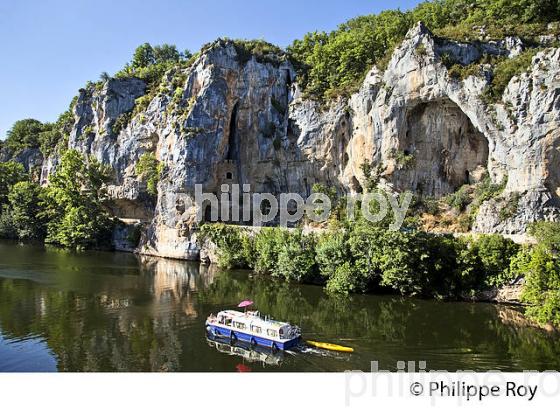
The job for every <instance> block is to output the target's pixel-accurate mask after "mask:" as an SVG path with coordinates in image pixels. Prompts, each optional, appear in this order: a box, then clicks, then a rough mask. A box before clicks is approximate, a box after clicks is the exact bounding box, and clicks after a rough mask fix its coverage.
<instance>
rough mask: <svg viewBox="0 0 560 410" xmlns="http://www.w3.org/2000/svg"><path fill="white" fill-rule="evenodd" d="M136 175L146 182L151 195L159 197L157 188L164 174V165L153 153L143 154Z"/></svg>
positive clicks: (136, 168) (137, 165)
mask: <svg viewBox="0 0 560 410" xmlns="http://www.w3.org/2000/svg"><path fill="white" fill-rule="evenodd" d="M135 172H136V175H138V176H139V177H140V178H142V180H144V181H146V185H147V191H148V193H149V194H150V195H152V196H156V195H157V192H158V191H157V186H158V183H159V179H160V176H161V173H162V172H163V164H162V163H160V162H159V161H158V159H157V158H156V156H155V155H154V154H153V153H148V152H147V153H145V154H142V156H141V157H140V159H139V160H138V162H137V163H136V167H135Z"/></svg>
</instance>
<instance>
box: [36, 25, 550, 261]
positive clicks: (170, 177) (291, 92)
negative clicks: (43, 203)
mask: <svg viewBox="0 0 560 410" xmlns="http://www.w3.org/2000/svg"><path fill="white" fill-rule="evenodd" d="M523 48H524V45H523V44H522V43H521V41H520V40H519V39H516V38H507V39H505V40H504V41H500V42H489V43H481V42H479V43H476V44H462V43H456V42H451V41H446V40H442V39H438V38H435V37H434V36H433V35H432V34H431V33H430V32H429V31H428V30H427V29H426V28H425V27H424V26H423V25H422V24H421V23H420V24H418V25H417V26H416V27H415V28H413V29H412V30H411V31H410V32H409V33H408V35H407V37H406V39H405V40H404V42H403V43H402V44H401V45H400V46H399V47H398V48H397V49H396V50H395V52H394V54H393V56H392V59H391V61H390V63H389V65H388V67H387V68H386V69H385V70H384V71H383V72H381V71H380V70H378V69H377V68H376V67H372V69H371V71H370V72H369V74H368V75H367V77H366V78H365V80H364V82H363V85H362V86H361V88H360V90H359V91H358V92H357V93H355V94H354V95H352V96H351V97H350V98H349V99H342V98H341V99H339V100H337V101H334V102H331V103H329V104H327V105H326V106H325V105H322V104H320V103H319V102H315V101H311V100H306V99H304V98H303V97H302V96H301V92H300V90H299V87H298V84H297V78H296V72H295V70H294V68H293V67H292V66H291V64H290V63H289V62H288V61H287V60H286V59H283V58H278V59H272V60H270V59H269V60H262V59H257V58H255V57H254V56H253V57H252V58H249V59H247V58H244V56H241V55H239V51H238V49H236V47H235V45H234V44H233V43H232V42H229V41H217V42H215V43H214V44H213V46H212V47H210V48H208V49H207V50H205V51H204V52H203V53H202V54H201V55H200V56H199V57H198V58H197V59H196V61H195V62H194V63H193V64H192V65H191V66H190V67H189V68H186V69H176V70H171V71H170V72H168V73H167V74H166V75H165V78H164V80H163V82H162V84H161V85H160V87H159V89H158V90H156V91H157V92H152V93H150V94H146V93H147V91H146V84H144V83H143V82H142V81H141V80H138V79H111V80H109V81H107V82H105V84H104V86H103V88H102V89H94V88H91V87H90V88H88V89H83V90H81V91H80V94H79V98H78V102H77V104H76V106H75V109H74V114H75V120H76V121H75V125H74V129H73V131H72V133H71V136H70V140H69V147H71V148H75V149H78V150H80V151H81V152H83V153H84V154H88V155H93V156H95V157H97V158H98V159H99V160H101V161H103V162H104V163H106V164H110V165H111V166H112V167H113V168H114V181H113V183H112V184H111V185H110V186H109V187H108V191H109V193H110V196H111V199H112V200H111V204H110V206H111V208H112V209H113V211H114V213H115V214H116V215H117V216H118V217H119V218H121V219H123V220H125V221H128V220H137V221H140V222H142V223H144V225H145V226H146V229H145V232H144V234H143V235H142V239H141V241H140V244H139V245H138V248H137V250H138V251H140V252H142V253H146V254H154V255H161V256H168V257H175V258H187V259H190V258H197V257H198V249H197V246H196V244H195V241H194V235H193V230H192V227H193V225H192V223H191V222H192V221H193V214H192V212H193V210H192V209H191V208H189V206H188V204H185V201H184V198H185V195H186V196H187V197H189V196H191V197H192V196H193V194H194V186H195V184H203V186H204V188H205V191H207V192H219V189H220V185H221V184H222V183H232V182H235V183H240V184H250V185H251V189H252V191H253V192H270V193H273V194H279V193H281V192H296V193H299V194H301V195H303V196H307V195H309V194H310V192H311V187H312V186H313V184H315V183H321V184H325V185H331V186H334V187H336V189H337V191H338V193H339V194H340V195H343V194H346V193H350V192H356V191H360V190H362V187H364V186H365V183H366V181H365V177H364V175H363V172H362V170H361V165H362V164H363V163H364V162H366V161H369V162H371V163H372V164H373V165H378V164H379V165H381V169H383V174H382V178H383V180H384V181H385V184H386V186H387V187H388V188H389V189H393V190H396V191H404V190H410V191H413V192H415V193H417V194H420V195H424V196H431V197H436V198H437V197H441V196H443V195H446V194H448V193H451V192H454V191H455V190H457V189H458V188H459V187H461V186H462V185H463V184H467V183H473V182H476V181H478V180H479V179H480V178H481V175H483V174H484V172H485V171H486V172H487V173H488V175H489V176H490V177H491V178H492V180H493V181H494V182H496V183H499V182H501V181H506V180H505V178H507V184H506V185H505V189H504V191H503V192H502V193H501V196H500V197H498V198H494V199H491V200H489V201H486V202H484V203H483V204H482V206H481V207H480V210H479V212H478V216H477V217H476V221H475V223H474V227H473V229H474V230H475V231H478V232H500V233H520V232H523V231H524V230H525V229H526V226H527V223H528V222H531V221H534V220H537V219H543V218H545V219H553V218H558V217H559V210H560V202H559V200H560V198H559V195H560V190H559V182H560V171H558V164H559V163H560V150H559V147H560V134H559V133H560V131H559V128H558V125H559V124H558V123H559V120H560V49H557V48H543V50H542V51H540V52H538V54H536V56H535V57H534V58H533V61H532V65H531V67H530V69H529V70H528V72H527V73H525V74H522V75H520V76H515V77H513V78H512V80H511V81H510V83H509V85H508V86H507V88H506V91H505V93H504V95H503V98H502V100H501V101H498V102H497V103H495V104H493V103H490V104H489V103H487V102H485V101H484V99H483V98H482V93H483V90H484V89H485V87H486V86H487V84H488V83H489V82H490V80H491V67H486V68H485V71H484V75H481V76H477V75H471V76H468V77H467V78H465V79H458V78H456V77H454V76H451V75H450V74H449V72H448V69H447V68H446V65H445V64H444V61H443V56H446V58H449V57H451V58H453V59H454V61H457V62H459V63H460V64H462V65H468V64H470V63H473V62H476V61H478V60H479V59H480V58H481V55H499V56H503V57H508V58H509V57H514V56H516V55H517V54H518V53H519V52H521V50H523ZM146 152H154V153H155V155H156V157H157V158H158V159H159V160H160V161H161V162H162V163H163V164H164V171H163V174H162V176H161V180H160V183H159V185H158V195H157V198H151V197H150V196H149V195H148V193H147V192H146V187H145V185H144V184H142V183H141V181H140V180H139V178H138V177H137V175H136V174H135V164H136V163H137V161H138V159H139V158H140V157H141V156H142V154H144V153H146ZM399 155H400V156H401V157H402V156H403V155H404V156H410V157H413V158H414V162H413V164H412V166H410V165H409V166H404V165H403V164H402V162H400V161H399ZM34 161H35V160H34ZM56 163H57V157H56V154H55V155H53V156H51V157H50V158H47V159H46V160H45V161H43V170H42V180H43V182H44V183H47V182H48V176H49V174H50V173H51V172H53V170H55V169H56ZM513 194H515V195H514V197H515V200H516V201H518V203H517V204H516V206H515V207H514V210H513V212H511V215H508V217H507V218H503V215H502V217H501V216H500V209H501V208H503V207H504V206H506V204H507V203H508V201H509V198H510V197H511V196H512V195H513ZM116 237H118V238H121V240H122V238H123V237H124V236H123V235H122V233H121V234H118V235H116ZM121 248H126V246H121Z"/></svg>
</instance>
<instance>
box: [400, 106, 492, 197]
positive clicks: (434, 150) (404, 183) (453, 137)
mask: <svg viewBox="0 0 560 410" xmlns="http://www.w3.org/2000/svg"><path fill="white" fill-rule="evenodd" d="M403 131H404V132H402V133H401V134H400V135H401V136H400V137H399V147H398V150H397V152H396V155H394V159H395V162H396V168H397V171H396V174H397V175H396V183H397V186H398V187H399V189H401V190H412V191H413V192H416V193H418V194H420V195H424V196H434V197H441V196H444V195H446V194H449V193H452V192H455V191H456V190H457V189H458V188H460V187H461V186H462V185H464V184H469V183H471V182H472V180H471V175H474V174H475V172H473V171H475V170H477V169H480V167H484V168H486V167H487V164H488V140H487V139H486V137H485V136H484V134H482V133H481V132H480V131H479V130H477V129H476V127H475V126H474V125H473V124H472V122H471V121H470V119H469V117H468V116H467V115H466V114H465V113H464V112H463V111H462V110H461V109H460V108H459V106H458V105H457V104H455V103H454V102H452V101H451V100H449V99H443V100H437V101H430V102H426V103H421V104H418V105H416V106H414V107H413V108H411V109H410V110H408V112H407V114H406V123H405V124H404V127H403ZM399 161H400V163H399Z"/></svg>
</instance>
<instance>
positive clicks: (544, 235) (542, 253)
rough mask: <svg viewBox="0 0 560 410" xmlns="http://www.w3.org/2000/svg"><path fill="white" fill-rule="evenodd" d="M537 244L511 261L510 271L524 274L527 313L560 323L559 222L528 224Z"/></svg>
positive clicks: (545, 320) (542, 320)
mask: <svg viewBox="0 0 560 410" xmlns="http://www.w3.org/2000/svg"><path fill="white" fill-rule="evenodd" d="M531 233H532V234H533V236H534V237H535V238H536V239H537V241H538V245H537V246H535V247H533V248H527V249H525V250H524V251H523V252H521V253H520V254H519V255H518V256H517V257H516V259H515V260H514V261H512V270H513V271H514V272H515V273H517V274H518V275H524V276H525V280H526V283H525V287H524V288H523V294H522V298H523V300H524V301H525V302H526V303H528V304H529V307H528V308H527V315H528V316H529V317H531V318H532V319H534V320H535V321H537V322H538V323H541V324H546V323H552V324H553V325H554V326H556V327H558V326H560V253H559V252H560V223H558V222H556V223H554V222H538V223H535V224H533V226H532V227H531Z"/></svg>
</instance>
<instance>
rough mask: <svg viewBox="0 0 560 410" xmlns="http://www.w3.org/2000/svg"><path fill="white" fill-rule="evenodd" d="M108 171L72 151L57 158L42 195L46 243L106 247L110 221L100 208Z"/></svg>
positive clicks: (73, 246) (94, 161)
mask: <svg viewBox="0 0 560 410" xmlns="http://www.w3.org/2000/svg"><path fill="white" fill-rule="evenodd" d="M108 177H109V171H108V169H107V168H106V167H104V166H103V165H101V164H100V163H99V162H97V161H96V160H95V159H93V158H91V159H89V160H88V161H87V162H86V160H85V158H84V157H83V156H82V155H81V154H80V153H78V152H77V151H74V150H69V151H67V152H66V153H65V154H64V155H63V156H62V158H61V161H60V165H59V166H58V168H57V171H56V174H54V175H53V176H52V177H51V179H50V181H49V186H48V188H47V191H46V193H45V217H46V218H47V219H48V223H47V237H46V241H47V242H49V243H54V244H58V245H62V246H65V247H70V248H91V247H107V246H108V240H109V238H110V235H111V229H112V225H113V222H112V220H111V218H110V216H109V213H108V212H107V211H106V210H105V209H104V207H103V206H102V203H101V202H102V200H103V199H104V191H103V183H104V182H105V181H106V180H107V179H108Z"/></svg>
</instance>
